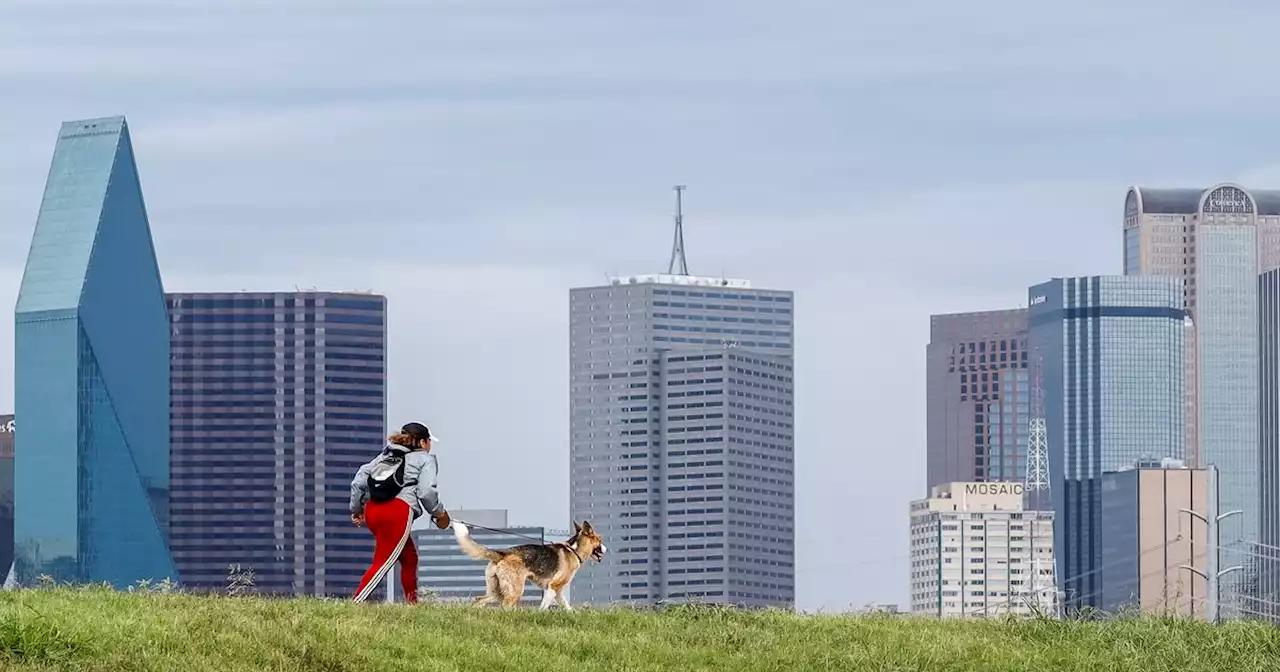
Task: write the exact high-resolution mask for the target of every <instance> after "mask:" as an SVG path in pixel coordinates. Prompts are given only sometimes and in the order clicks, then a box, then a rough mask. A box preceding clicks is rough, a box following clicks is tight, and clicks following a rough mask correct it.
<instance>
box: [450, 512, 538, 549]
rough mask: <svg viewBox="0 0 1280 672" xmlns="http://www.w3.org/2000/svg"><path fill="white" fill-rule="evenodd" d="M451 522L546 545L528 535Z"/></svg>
mask: <svg viewBox="0 0 1280 672" xmlns="http://www.w3.org/2000/svg"><path fill="white" fill-rule="evenodd" d="M452 520H456V521H457V522H459V523H462V524H463V525H466V526H467V527H474V528H476V529H477V530H484V531H485V532H493V533H495V534H506V535H510V536H513V537H520V538H521V539H528V540H529V541H536V542H538V543H539V544H545V543H547V540H546V539H539V538H538V537H534V536H530V535H528V534H520V533H519V532H512V531H511V530H496V529H494V528H492V527H485V526H484V525H476V524H475V523H468V522H467V521H465V520H458V519H457V518H453V519H452ZM552 543H557V542H552Z"/></svg>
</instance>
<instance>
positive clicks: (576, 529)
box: [569, 521, 582, 535]
mask: <svg viewBox="0 0 1280 672" xmlns="http://www.w3.org/2000/svg"><path fill="white" fill-rule="evenodd" d="M569 522H572V523H573V533H574V534H575V535H576V534H578V533H579V532H581V531H582V527H581V526H580V525H578V523H577V522H574V521H569Z"/></svg>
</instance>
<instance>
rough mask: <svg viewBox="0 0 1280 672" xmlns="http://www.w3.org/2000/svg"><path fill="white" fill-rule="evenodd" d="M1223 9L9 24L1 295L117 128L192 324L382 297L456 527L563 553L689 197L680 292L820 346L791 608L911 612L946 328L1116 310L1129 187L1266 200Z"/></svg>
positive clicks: (449, 12) (570, 4)
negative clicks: (569, 317)
mask: <svg viewBox="0 0 1280 672" xmlns="http://www.w3.org/2000/svg"><path fill="white" fill-rule="evenodd" d="M1233 8H1238V9H1239V10H1240V11H1241V12H1244V13H1245V15H1247V16H1250V17H1252V18H1253V19H1255V20H1251V21H1246V22H1238V23H1237V25H1233V28H1232V30H1231V31H1206V30H1205V29H1204V28H1205V26H1212V25H1221V22H1222V14H1221V10H1220V9H1219V8H1217V7H1213V6H1210V5H1187V4H1182V5H1179V6H1178V7H1177V8H1176V11H1168V12H1153V11H1152V6H1151V5H1150V3H1121V4H1117V3H1102V2H1097V1H1096V0H1086V1H1085V2H1082V3H1072V4H1059V5H1050V6H1046V7H1043V8H1039V9H1038V11H1036V12H1030V11H1015V10H1012V9H1011V6H1010V5H1009V4H1008V3H1005V2H995V1H994V0H979V1H977V2H974V3H969V4H967V5H965V6H963V7H960V6H936V7H931V8H930V11H928V12H920V11H919V9H920V8H919V7H918V6H915V5H909V4H903V5H898V4H889V5H876V6H866V7H861V6H858V7H855V6H853V5H841V4H839V3H803V2H802V3H796V4H793V5H786V6H784V5H779V4H777V3H762V2H758V0H746V1H744V2H736V3H732V4H730V3H723V2H720V3H717V2H712V3H710V4H707V5H700V6H699V7H698V8H696V9H693V10H691V11H688V12H684V13H682V14H681V16H680V18H679V20H677V21H672V18H671V15H670V12H669V11H667V9H666V8H664V7H661V6H658V5H654V4H647V5H646V4H635V3H604V4H602V3H595V4H588V5H584V4H583V3H580V2H574V1H570V0H565V1H562V0H548V1H547V2H544V3H538V4H537V5H536V6H535V5H534V4H530V3H499V4H498V5H497V6H493V7H489V6H485V7H481V6H479V5H476V4H475V3H470V4H468V3H430V4H417V5H414V4H411V3H391V2H382V1H379V0H371V1H370V2H368V3H365V4H362V5H361V7H360V10H359V12H355V11H353V10H352V9H351V8H350V7H345V6H343V7H339V6H337V5H334V4H325V3H317V4H315V5H313V6H308V11H306V12H298V11H297V7H296V5H295V3H285V2H280V1H278V0H264V1H263V2H261V3H257V4H255V5H254V8H253V11H252V12H248V11H246V10H245V8H244V7H241V6H238V5H237V6H231V5H225V4H222V5H219V4H215V3H200V2H195V3H182V4H181V5H178V4H173V3H170V4H165V3H159V4H157V3H149V4H145V5H143V4H139V3H122V2H102V3H77V6H76V8H75V12H74V14H75V17H74V18H73V19H68V18H67V13H66V11H65V7H63V6H62V5H58V6H54V5H50V4H49V3H38V2H31V1H29V0H18V2H16V3H10V6H8V7H7V8H6V12H5V18H4V21H2V22H0V54H3V55H4V56H5V58H4V60H3V62H4V63H5V66H3V67H0V86H3V87H4V90H5V92H6V96H8V97H9V98H11V99H12V100H16V101H20V102H21V104H15V105H10V106H7V107H6V108H5V109H4V110H3V112H0V117H3V121H4V123H3V124H0V148H3V150H4V151H3V152H0V221H3V222H6V223H7V224H8V225H9V227H10V228H9V229H8V231H9V232H10V234H11V236H12V237H11V239H9V242H10V243H11V244H10V245H7V246H4V247H2V248H0V292H7V293H8V295H10V296H15V295H16V294H17V287H18V283H19V280H20V277H21V271H22V257H23V255H24V254H25V252H26V243H27V240H28V234H29V230H30V226H31V223H32V222H33V221H34V218H35V214H36V212H37V210H38V207H39V194H40V192H41V188H42V182H43V180H44V178H45V173H46V169H47V167H48V151H49V147H48V145H49V138H50V137H52V136H53V134H54V133H55V132H56V130H57V126H58V122H59V121H61V120H63V119H77V118H83V117H88V116H94V115H99V114H114V113H123V114H128V115H129V120H130V123H131V125H132V126H133V128H134V130H135V131H136V132H137V136H138V137H137V138H135V140H136V150H137V152H138V154H139V157H140V161H142V163H143V165H144V167H145V170H146V174H145V175H144V177H145V179H146V187H147V205H148V209H149V214H150V216H151V220H152V222H153V223H154V224H155V225H156V231H155V232H154V236H155V243H156V250H157V255H158V256H159V257H160V263H161V269H162V271H163V273H164V277H165V285H166V289H167V290H168V291H179V292H180V291H223V290H225V291H236V290H240V289H255V290H286V291H287V290H293V289H295V288H297V287H313V286H315V287H322V288H325V289H333V290H352V289H358V290H363V289H375V290H376V291H378V292H379V293H382V294H385V295H386V296H387V297H388V301H389V302H390V303H391V305H393V306H396V308H395V310H394V311H393V314H392V316H391V323H390V325H389V334H390V339H391V342H392V345H391V352H390V354H389V356H390V357H391V360H392V366H391V371H390V373H389V377H388V395H389V413H388V417H389V419H390V420H392V421H393V422H394V421H403V420H408V419H414V418H418V419H424V418H425V419H427V420H430V421H431V422H432V425H433V427H435V428H438V429H439V431H440V432H441V435H442V436H443V437H445V439H446V444H447V445H446V444H441V446H439V448H438V451H439V456H440V459H441V478H442V482H441V488H442V491H441V494H442V497H444V501H445V503H446V504H448V505H449V506H455V507H465V506H496V507H503V508H507V509H509V510H511V512H512V515H513V517H515V518H516V519H519V520H521V521H528V522H544V521H557V520H564V519H566V518H567V517H568V504H567V501H565V499H564V498H563V497H559V496H545V495H544V494H543V493H544V492H546V491H551V492H554V493H560V492H563V491H565V490H566V489H567V487H568V474H567V470H566V469H564V463H565V460H566V459H567V456H568V427H567V423H566V422H565V417H566V414H567V412H568V410H567V409H568V382H567V381H566V380H565V376H564V374H563V372H564V370H565V367H566V366H567V361H568V353H567V348H566V347H565V338H566V334H567V325H565V324H564V303H565V298H564V292H565V290H566V288H568V287H574V286H581V285H589V284H593V283H597V282H600V280H601V278H603V277H604V276H605V274H610V273H613V274H616V273H619V272H631V271H644V270H651V271H653V272H659V271H661V270H664V269H665V268H666V264H667V251H668V250H669V246H670V243H671V240H670V200H669V191H668V189H669V186H670V185H671V184H674V183H683V184H688V185H689V190H688V191H687V192H686V193H685V207H686V241H687V244H688V247H689V250H690V263H691V266H692V267H693V268H694V269H695V270H696V271H698V272H704V273H707V274H709V275H728V276H730V277H750V278H752V280H753V281H754V282H756V283H757V284H759V285H760V286H772V287H787V288H789V289H792V290H794V291H795V292H796V295H797V297H798V299H797V301H798V308H799V309H800V310H801V311H802V313H803V315H804V316H805V323H804V325H803V328H800V329H798V330H797V332H796V335H795V337H796V341H797V351H798V352H800V353H801V355H800V356H799V357H798V359H797V362H796V386H797V391H796V393H797V398H798V399H799V400H800V402H801V404H802V405H801V408H800V409H799V410H798V414H799V417H798V418H797V430H796V434H797V435H796V441H797V445H801V446H804V450H805V459H804V460H802V461H801V462H800V463H799V464H797V469H796V500H797V501H796V505H797V507H798V510H799V511H800V512H802V514H803V515H801V516H799V518H798V520H797V551H798V557H797V564H798V566H797V592H798V599H799V603H800V605H801V606H802V607H803V608H806V609H820V608H821V609H846V608H849V607H850V606H859V605H862V604H864V603H866V602H869V601H879V602H890V603H899V604H903V603H905V602H906V597H907V588H906V586H907V573H906V572H907V568H906V567H907V558H906V555H905V554H906V551H907V548H908V543H907V530H906V529H905V527H904V525H902V521H901V519H900V518H898V517H880V516H849V515H847V512H849V511H864V510H877V509H879V508H881V507H884V506H885V505H886V503H888V502H903V501H905V500H906V499H907V498H909V497H913V496H917V495H918V494H922V493H920V485H921V479H922V474H923V473H924V471H925V461H926V457H925V452H924V450H923V448H922V447H923V445H924V443H925V440H926V439H925V437H926V420H925V406H926V403H925V398H926V397H925V395H926V392H925V384H926V383H925V381H926V376H925V364H926V363H925V361H924V358H923V357H922V356H921V349H922V346H923V344H924V343H925V342H926V341H927V340H928V338H929V335H928V332H929V325H928V316H929V315H933V314H941V313H947V312H957V311H980V310H999V309H1006V308H1014V307H1017V306H1018V305H1019V304H1020V303H1023V302H1024V301H1025V289H1026V287H1027V286H1029V285H1031V284H1034V283H1037V282H1040V281H1042V280H1044V279H1046V278H1050V277H1074V276H1079V275H1094V274H1108V273H1120V272H1122V268H1123V267H1122V263H1123V261H1122V255H1121V253H1120V250H1119V243H1120V240H1121V234H1120V231H1119V230H1118V226H1117V221H1116V220H1117V219H1118V217H1119V215H1120V212H1119V207H1120V204H1119V203H1118V199H1119V197H1120V195H1121V193H1122V191H1123V190H1124V188H1125V187H1126V186H1128V185H1130V184H1153V185H1169V186H1197V185H1203V186H1209V185H1212V184H1214V183H1217V182H1219V181H1234V182H1237V183H1240V184H1243V185H1246V186H1248V187H1250V188H1252V187H1276V186H1278V185H1280V167H1278V166H1277V163H1276V161H1275V159H1274V158H1273V157H1275V156H1276V155H1277V151H1278V150H1280V138H1276V137H1275V135H1274V134H1273V133H1271V132H1270V129H1271V127H1272V126H1273V125H1274V124H1273V119H1272V118H1271V116H1272V115H1270V113H1269V110H1270V109H1272V108H1273V107H1274V106H1272V105H1271V102H1272V100H1271V98H1272V97H1273V96H1275V97H1277V98H1280V94H1278V93H1277V92H1274V91H1272V90H1270V89H1268V88H1266V87H1258V86H1257V85H1256V84H1257V82H1259V81H1265V78H1266V76H1267V74H1268V72H1267V64H1269V63H1271V62H1274V61H1275V60H1276V56H1277V54H1280V45H1277V44H1276V43H1275V41H1274V40H1271V39H1269V35H1268V32H1267V30H1268V27H1269V26H1270V25H1272V24H1273V23H1274V19H1275V18H1276V17H1277V16H1278V15H1280V7H1275V6H1273V4H1268V3H1259V2H1246V3H1241V4H1240V5H1234V6H1233ZM1099 17H1106V21H1101V22H1100V21H1099V20H1098V18H1099ZM353 26H355V27H357V28H358V29H353ZM1135 26H1140V27H1141V28H1140V29H1135V28H1134V27H1135ZM922 44H924V45H928V46H927V48H921V46H920V45H922ZM1171 44H1196V45H1199V48H1197V49H1194V50H1188V49H1170V48H1169V45H1171ZM232 46H234V48H231V47H232ZM1118 64H1123V67H1121V66H1120V65H1118ZM245 72H251V73H254V75H253V76H252V77H245V76H244V74H243V73H245ZM1046 73H1047V74H1046ZM1197 78H1204V79H1206V80H1211V81H1214V82H1215V84H1216V86H1217V88H1216V89H1215V91H1214V92H1212V93H1211V94H1205V95H1201V94H1198V93H1195V92H1193V89H1191V88H1188V86H1187V84H1188V82H1190V81H1197ZM402 308H403V309H402ZM512 330H518V331H519V333H520V336H519V338H512V337H511V331H512ZM12 338H13V333H12V325H9V326H8V327H0V347H5V348H11V347H12ZM11 375H12V361H7V360H6V361H4V362H2V363H0V380H7V379H9V377H10V376H11ZM511 380H514V381H521V383H520V384H514V385H513V384H510V383H509V382H507V381H511ZM523 381H539V382H541V383H543V384H544V387H543V388H541V389H540V390H539V391H538V393H536V394H530V391H529V387H528V386H527V385H525V384H523ZM863 385H865V386H866V388H865V389H867V390H868V391H866V392H863V391H862V390H863V389H864V388H863ZM482 399H483V400H484V401H483V403H481V402H480V401H479V400H482ZM12 408H13V399H12V390H11V389H10V387H9V386H0V409H5V410H12ZM850 427H856V428H857V431H856V432H851V431H850ZM495 460H501V461H502V462H504V463H506V464H509V465H511V467H512V468H511V469H510V470H507V471H504V472H502V473H496V474H495V473H493V470H492V469H490V468H489V466H490V465H491V464H492V463H493V462H494V461H495ZM867 539H875V540H883V548H879V549H877V551H876V552H875V553H868V552H866V551H865V550H864V546H865V540H867ZM610 548H612V545H611V546H610ZM830 553H837V554H847V555H848V557H851V558H857V560H856V562H857V563H858V564H857V565H856V567H857V571H855V572H849V571H848V568H847V567H838V566H834V563H832V562H830V561H828V560H825V559H824V557H829V554H830Z"/></svg>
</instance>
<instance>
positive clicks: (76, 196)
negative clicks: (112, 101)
mask: <svg viewBox="0 0 1280 672" xmlns="http://www.w3.org/2000/svg"><path fill="white" fill-rule="evenodd" d="M14 321H15V324H14V359H15V364H14V396H15V402H16V403H15V408H14V413H15V415H17V416H21V417H22V424H23V427H25V430H24V431H23V433H22V436H21V437H18V436H16V435H15V439H16V447H15V461H14V546H15V554H16V560H15V568H14V569H15V577H16V581H17V583H19V584H21V585H31V584H32V583H33V582H35V581H36V579H37V577H40V576H42V575H47V576H50V577H52V578H53V579H54V580H55V581H59V582H63V581H66V582H74V583H103V582H105V583H110V584H112V585H114V586H116V587H125V586H129V585H132V584H135V583H136V582H138V581H143V580H148V581H157V582H159V581H163V580H166V579H170V580H176V579H178V578H179V577H178V574H177V570H176V568H175V567H174V563H173V559H172V557H171V555H170V553H169V544H168V538H167V534H166V532H167V529H168V522H167V515H168V511H169V491H170V484H169V410H168V409H169V325H168V319H167V318H166V316H165V304H164V289H163V286H162V285H161V281H160V269H159V266H158V264H157V263H156V255H155V249H154V247H153V245H152V242H151V225H150V223H149V221H148V219H147V209H146V205H145V203H144V202H143V197H142V185H141V181H140V180H139V177H138V168H137V165H136V163H135V161H134V153H133V144H132V141H131V140H130V135H129V126H128V124H127V123H126V122H125V119H124V118H123V117H111V118H103V119H87V120H83V121H71V122H67V123H64V124H63V125H62V128H61V130H60V131H59V133H58V141H57V144H56V145H55V147H54V150H53V161H52V165H51V166H50V168H49V176H48V180H47V181H46V183H45V190H44V197H43V199H42V200H41V202H40V210H39V214H38V216H37V218H36V226H35V232H34V234H33V235H32V238H31V248H30V251H29V253H28V255H27V261H26V267H25V269H24V270H23V274H22V283H21V286H20V288H19V290H18V301H17V306H16V307H15V310H14ZM49 474H58V475H59V484H58V486H57V487H59V488H62V490H61V492H60V494H59V496H57V497H50V496H49V487H50V484H49Z"/></svg>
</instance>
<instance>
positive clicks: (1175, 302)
mask: <svg viewBox="0 0 1280 672" xmlns="http://www.w3.org/2000/svg"><path fill="white" fill-rule="evenodd" d="M1028 305H1029V306H1030V308H1029V311H1030V313H1029V323H1030V337H1029V342H1028V347H1029V349H1030V350H1031V356H1032V357H1033V358H1035V359H1036V360H1037V361H1038V362H1039V363H1040V366H1041V375H1042V378H1043V384H1044V407H1045V423H1046V427H1047V434H1048V444H1049V475H1050V483H1051V485H1050V493H1051V499H1052V501H1053V510H1054V513H1055V535H1056V537H1055V542H1054V549H1055V554H1056V557H1057V560H1058V567H1057V576H1058V577H1059V582H1060V588H1061V589H1062V590H1063V591H1064V593H1065V603H1064V607H1065V608H1066V609H1067V610H1069V611H1074V610H1076V609H1080V608H1083V607H1097V606H1098V605H1099V604H1100V600H1101V598H1102V593H1101V588H1102V586H1101V577H1100V574H1099V568H1100V566H1101V562H1102V560H1101V550H1102V547H1101V542H1100V540H1099V534H1100V533H1101V528H1100V525H1101V508H1100V507H1101V496H1100V494H1099V492H1098V487H1099V485H1100V481H1099V479H1100V477H1101V476H1102V474H1103V473H1104V472H1106V471H1113V470H1116V469H1120V468H1123V467H1125V466H1126V465H1130V464H1132V463H1133V462H1134V460H1138V459H1144V458H1145V459H1160V458H1162V457H1174V458H1179V459H1181V458H1184V457H1185V455H1186V435H1185V433H1184V431H1183V426H1184V423H1183V419H1184V417H1185V414H1186V405H1185V390H1184V384H1185V373H1186V371H1185V368H1184V366H1183V361H1184V360H1183V357H1184V355H1185V339H1186V335H1187V331H1188V329H1189V327H1188V325H1187V322H1186V317H1185V311H1184V310H1183V309H1182V287H1181V284H1180V283H1179V282H1178V281H1176V280H1174V279H1171V278H1162V277H1132V276H1102V277H1084V278H1059V279H1055V280H1052V281H1050V282H1047V283H1043V284H1040V285H1036V286H1034V287H1031V288H1030V290H1029V297H1028Z"/></svg>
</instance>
